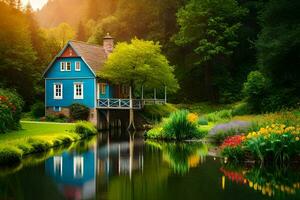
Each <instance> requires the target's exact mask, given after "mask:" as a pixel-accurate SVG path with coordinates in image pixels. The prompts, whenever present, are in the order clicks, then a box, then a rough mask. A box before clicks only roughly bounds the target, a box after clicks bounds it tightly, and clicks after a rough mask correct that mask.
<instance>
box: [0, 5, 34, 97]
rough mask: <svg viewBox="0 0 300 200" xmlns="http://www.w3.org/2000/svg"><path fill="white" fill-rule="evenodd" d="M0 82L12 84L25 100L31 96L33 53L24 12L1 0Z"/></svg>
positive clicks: (32, 87) (32, 89)
mask: <svg viewBox="0 0 300 200" xmlns="http://www.w3.org/2000/svg"><path fill="white" fill-rule="evenodd" d="M0 18H1V19H3V20H1V21H0V30H1V33H0V85H2V86H3V87H5V88H14V89H16V90H17V92H18V93H19V94H20V95H21V96H22V97H23V99H24V100H25V102H26V103H30V102H32V101H33V100H34V92H35V87H34V79H35V78H36V71H35V70H34V63H35V60H36V54H35V52H34V50H33V48H32V45H31V39H30V32H29V30H28V24H27V19H26V16H25V15H24V13H22V12H21V11H19V10H17V9H15V8H13V7H11V6H9V5H8V4H6V3H3V2H0Z"/></svg>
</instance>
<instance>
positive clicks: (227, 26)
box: [0, 0, 300, 112]
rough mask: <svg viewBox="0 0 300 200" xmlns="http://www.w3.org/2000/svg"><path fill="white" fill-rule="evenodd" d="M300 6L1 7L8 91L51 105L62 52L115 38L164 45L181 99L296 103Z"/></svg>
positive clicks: (151, 0)
mask: <svg viewBox="0 0 300 200" xmlns="http://www.w3.org/2000/svg"><path fill="white" fill-rule="evenodd" d="M299 9H300V1H299V0H289V1H282V0H110V1H105V0H84V1H83V0H81V1H80V0H52V1H49V2H48V3H47V4H46V5H45V6H44V7H43V8H42V9H41V10H39V11H37V12H33V11H32V9H31V8H30V6H27V7H25V8H22V7H21V5H20V1H18V0H0V16H1V19H2V20H1V21H0V30H1V33H0V51H1V52H0V87H1V86H2V87H11V88H15V89H16V90H17V91H18V92H19V93H20V94H21V96H23V98H24V99H25V102H26V103H27V105H31V104H32V103H34V101H35V100H36V99H40V100H43V99H42V98H43V82H42V78H41V73H42V72H43V70H44V69H45V68H46V66H47V65H48V64H49V63H50V61H51V59H52V58H53V57H54V56H55V54H56V53H57V52H58V51H59V50H60V49H61V48H62V46H63V45H64V44H65V43H66V42H67V41H68V40H69V39H77V40H81V41H85V42H89V43H94V44H102V38H103V36H104V35H105V34H106V33H107V32H109V33H110V34H111V35H112V36H114V37H115V40H116V41H117V42H118V41H130V40H131V39H132V38H134V37H137V38H139V39H145V40H153V41H158V42H159V43H160V44H161V45H162V49H163V53H164V54H165V55H166V56H167V58H168V60H169V61H170V63H171V65H173V66H174V67H175V76H176V78H177V79H178V81H179V84H180V89H179V91H178V92H177V93H176V94H174V95H173V96H172V101H174V102H178V101H181V102H183V101H184V102H199V101H211V102H215V103H231V102H235V101H239V100H242V99H245V98H247V99H248V100H249V101H251V102H252V107H253V108H255V109H256V110H257V111H258V112H259V111H270V110H276V109H279V108H282V107H284V106H288V107H290V106H295V105H296V104H297V103H298V102H299V97H300V78H299V77H300V67H299V66H300V37H299V35H300V14H299ZM250 72H251V73H250ZM245 82H246V83H245Z"/></svg>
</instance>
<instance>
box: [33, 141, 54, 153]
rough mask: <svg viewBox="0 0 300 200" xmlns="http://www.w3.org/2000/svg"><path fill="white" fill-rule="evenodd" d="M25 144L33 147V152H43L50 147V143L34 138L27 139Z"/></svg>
mask: <svg viewBox="0 0 300 200" xmlns="http://www.w3.org/2000/svg"><path fill="white" fill-rule="evenodd" d="M27 142H28V143H29V144H30V145H31V146H32V147H33V152H43V151H45V150H47V149H49V148H50V147H51V145H50V143H48V142H46V141H44V140H39V139H35V138H29V139H28V140H27Z"/></svg>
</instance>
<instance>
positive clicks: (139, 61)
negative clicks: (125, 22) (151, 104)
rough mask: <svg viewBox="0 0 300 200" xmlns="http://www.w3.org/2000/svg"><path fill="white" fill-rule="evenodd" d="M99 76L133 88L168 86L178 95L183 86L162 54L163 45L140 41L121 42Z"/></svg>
mask: <svg viewBox="0 0 300 200" xmlns="http://www.w3.org/2000/svg"><path fill="white" fill-rule="evenodd" d="M99 76H100V77H102V78H105V79H108V80H110V81H112V82H114V83H117V84H127V85H130V86H131V87H132V88H135V87H136V86H141V85H143V86H145V87H152V88H155V87H157V88H158V87H164V86H166V87H167V88H168V91H169V92H175V91H176V90H177V89H178V87H179V86H178V83H177V80H176V78H175V76H174V74H173V67H172V66H170V64H169V62H168V60H167V58H166V57H165V56H164V55H163V54H162V53H161V46H160V45H159V44H158V43H155V42H153V41H144V40H139V39H132V40H131V43H127V42H121V43H118V44H117V46H116V47H115V49H114V51H113V53H112V54H110V55H109V57H108V60H107V61H106V63H105V67H104V70H103V71H101V73H100V74H99Z"/></svg>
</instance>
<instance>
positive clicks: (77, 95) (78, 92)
mask: <svg viewBox="0 0 300 200" xmlns="http://www.w3.org/2000/svg"><path fill="white" fill-rule="evenodd" d="M74 99H83V83H74Z"/></svg>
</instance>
